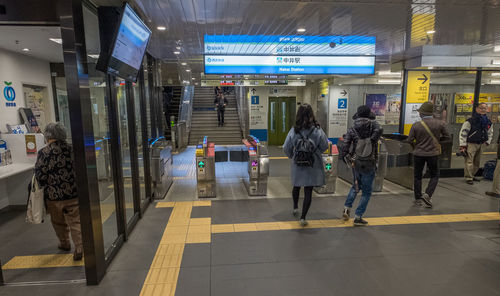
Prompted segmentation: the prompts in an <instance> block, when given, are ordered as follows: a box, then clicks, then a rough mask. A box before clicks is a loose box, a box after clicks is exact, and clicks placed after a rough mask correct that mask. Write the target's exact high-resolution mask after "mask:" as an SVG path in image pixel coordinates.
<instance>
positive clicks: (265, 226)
mask: <svg viewBox="0 0 500 296" xmlns="http://www.w3.org/2000/svg"><path fill="white" fill-rule="evenodd" d="M364 219H365V220H366V221H368V225H367V226H387V225H412V224H432V223H456V222H479V221H496V220H500V213H499V212H484V213H465V214H440V215H420V216H394V217H374V218H364ZM308 222H309V225H308V226H306V227H302V226H301V225H300V224H299V222H298V221H281V222H257V223H235V224H212V225H211V233H213V234H217V233H232V232H256V231H273V230H290V229H310V228H336V227H353V226H354V225H353V219H350V220H349V221H343V220H341V219H321V220H308Z"/></svg>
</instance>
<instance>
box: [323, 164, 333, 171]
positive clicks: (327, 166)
mask: <svg viewBox="0 0 500 296" xmlns="http://www.w3.org/2000/svg"><path fill="white" fill-rule="evenodd" d="M325 169H326V170H327V171H329V170H331V169H332V164H331V163H327V164H325Z"/></svg>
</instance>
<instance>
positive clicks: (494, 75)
mask: <svg viewBox="0 0 500 296" xmlns="http://www.w3.org/2000/svg"><path fill="white" fill-rule="evenodd" d="M491 76H493V77H496V76H500V72H493V73H491Z"/></svg>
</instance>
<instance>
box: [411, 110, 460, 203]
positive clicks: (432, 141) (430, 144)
mask: <svg viewBox="0 0 500 296" xmlns="http://www.w3.org/2000/svg"><path fill="white" fill-rule="evenodd" d="M433 110H434V105H433V104H432V103H431V102H425V103H423V104H422V106H420V109H418V112H419V113H420V117H421V118H422V120H421V121H419V122H416V123H414V124H413V126H412V127H411V130H410V134H409V136H408V142H409V143H410V144H411V145H412V146H413V191H414V194H415V204H416V205H419V206H425V207H427V208H432V195H433V194H434V191H435V190H436V187H437V184H438V181H439V155H440V154H441V145H440V143H439V141H440V139H442V140H449V139H451V137H450V134H449V133H448V130H447V129H446V124H445V122H444V121H443V120H439V119H436V118H434V117H433ZM426 164H427V168H428V169H429V174H430V177H431V179H430V181H429V184H428V185H427V188H426V189H425V193H424V194H422V177H423V170H424V166H425V165H426Z"/></svg>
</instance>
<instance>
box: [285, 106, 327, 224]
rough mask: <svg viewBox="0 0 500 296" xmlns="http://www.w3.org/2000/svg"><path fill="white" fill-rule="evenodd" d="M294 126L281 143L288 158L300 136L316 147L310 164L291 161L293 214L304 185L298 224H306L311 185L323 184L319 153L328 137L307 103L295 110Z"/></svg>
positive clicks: (323, 175)
mask: <svg viewBox="0 0 500 296" xmlns="http://www.w3.org/2000/svg"><path fill="white" fill-rule="evenodd" d="M296 118H297V120H296V122H295V126H294V127H292V128H291V129H290V132H288V135H287V137H286V140H285V144H284V145H283V150H284V152H285V154H286V155H287V156H288V158H290V159H293V157H294V152H295V147H296V145H297V142H298V141H299V139H300V138H302V137H307V138H309V139H311V140H312V141H313V142H314V144H315V147H316V149H315V150H314V156H313V157H314V161H313V165H312V166H298V165H297V164H296V163H295V162H293V161H292V165H291V169H292V172H291V176H292V185H293V191H292V196H293V212H292V213H293V215H294V216H295V215H297V214H298V212H299V210H298V207H299V194H300V188H301V187H304V203H303V205H302V215H301V216H300V224H301V225H302V226H306V225H307V221H306V215H307V212H308V211H309V207H310V206H311V200H312V190H313V187H320V186H323V185H325V171H324V170H323V159H322V157H321V153H322V152H323V151H325V150H326V149H327V148H328V138H327V137H326V135H325V133H324V132H323V130H322V129H321V128H320V127H319V124H318V123H317V122H316V119H315V117H314V112H313V110H312V108H311V105H309V104H302V105H301V106H300V107H299V110H298V111H297V117H296Z"/></svg>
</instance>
